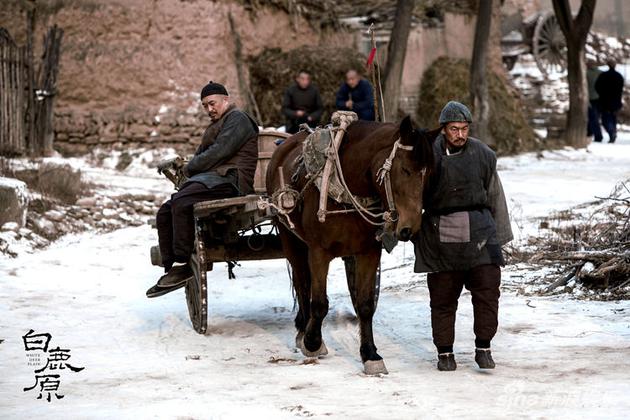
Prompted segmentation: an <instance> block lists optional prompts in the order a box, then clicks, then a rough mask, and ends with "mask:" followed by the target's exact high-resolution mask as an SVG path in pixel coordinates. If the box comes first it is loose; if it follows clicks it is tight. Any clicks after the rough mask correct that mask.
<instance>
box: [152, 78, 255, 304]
mask: <svg viewBox="0 0 630 420" xmlns="http://www.w3.org/2000/svg"><path fill="white" fill-rule="evenodd" d="M201 104H202V105H203V108H204V110H205V111H206V112H207V113H208V115H209V116H210V119H211V120H212V122H211V123H210V125H209V126H208V128H206V131H205V132H204V133H203V137H202V139H201V145H200V146H199V147H198V148H197V151H196V152H195V155H194V156H193V158H192V159H191V160H190V161H189V162H188V163H187V164H186V165H185V166H184V168H183V171H184V174H185V175H186V177H188V179H187V181H186V182H185V183H184V184H183V185H182V187H181V188H180V189H179V191H178V192H176V193H175V194H173V195H172V196H171V199H170V200H168V201H166V202H165V203H164V204H162V207H160V209H159V210H158V213H157V217H156V219H157V220H156V221H157V230H158V238H159V245H160V254H161V256H162V262H163V264H164V270H165V272H166V274H165V275H163V276H162V277H160V279H159V280H158V282H157V284H156V285H155V286H153V287H152V288H150V289H149V290H148V291H147V297H157V296H162V295H164V294H166V293H168V292H171V291H173V290H176V289H178V288H180V287H183V286H184V285H185V284H186V282H187V281H188V279H189V278H190V277H191V276H192V269H191V267H190V265H189V264H188V260H189V259H190V256H191V254H192V251H193V245H194V240H195V239H194V238H195V234H194V219H193V205H194V204H195V203H198V202H200V201H205V200H215V199H219V198H228V197H234V196H237V195H245V194H249V193H252V192H253V191H254V187H253V185H254V173H255V172H256V164H257V162H258V125H257V124H256V122H255V121H254V120H253V119H252V118H251V117H250V116H249V115H247V114H246V113H244V112H243V111H240V110H239V109H237V108H236V106H235V105H233V104H230V101H229V97H228V92H227V90H226V89H225V87H224V86H223V85H220V84H219V83H213V82H210V83H208V84H207V85H206V86H204V88H203V89H202V91H201ZM177 263H179V264H181V265H175V264H177Z"/></svg>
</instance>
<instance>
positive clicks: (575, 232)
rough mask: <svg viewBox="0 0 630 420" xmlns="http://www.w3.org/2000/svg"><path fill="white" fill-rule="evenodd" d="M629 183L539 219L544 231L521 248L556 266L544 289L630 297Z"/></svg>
mask: <svg viewBox="0 0 630 420" xmlns="http://www.w3.org/2000/svg"><path fill="white" fill-rule="evenodd" d="M629 187H630V182H629V181H626V182H622V183H620V184H619V185H618V186H617V187H616V188H615V190H614V192H613V193H612V194H611V195H610V196H609V197H600V198H598V201H597V202H594V203H590V205H588V206H581V207H576V208H574V209H572V210H569V211H564V212H560V213H556V214H552V215H550V216H549V217H546V218H545V219H543V220H542V221H541V224H540V228H541V235H540V236H538V237H532V238H530V240H529V243H528V244H527V246H526V247H525V248H526V249H528V251H526V252H521V253H519V256H520V258H519V259H520V260H521V261H524V262H528V263H530V264H533V265H534V266H546V267H555V268H557V269H558V273H559V275H557V276H551V277H550V278H547V279H546V280H548V281H549V282H550V283H549V285H547V286H546V287H545V288H544V289H543V292H545V293H557V292H559V291H565V290H571V289H572V288H571V287H568V285H576V284H580V285H582V286H584V287H587V288H589V289H592V290H599V291H606V292H612V295H611V297H613V298H617V297H624V296H625V297H629V296H630V188H629Z"/></svg>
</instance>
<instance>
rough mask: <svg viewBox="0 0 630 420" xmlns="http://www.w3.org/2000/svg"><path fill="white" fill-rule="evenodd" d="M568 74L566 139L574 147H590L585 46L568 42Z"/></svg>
mask: <svg viewBox="0 0 630 420" xmlns="http://www.w3.org/2000/svg"><path fill="white" fill-rule="evenodd" d="M567 72H568V79H569V113H568V115H567V125H566V131H565V139H566V141H567V143H568V144H570V145H571V146H573V147H578V148H579V147H586V146H588V143H589V142H588V137H587V136H586V124H587V115H588V92H587V85H586V65H585V59H584V46H583V45H582V46H581V48H580V46H578V45H572V43H571V42H567Z"/></svg>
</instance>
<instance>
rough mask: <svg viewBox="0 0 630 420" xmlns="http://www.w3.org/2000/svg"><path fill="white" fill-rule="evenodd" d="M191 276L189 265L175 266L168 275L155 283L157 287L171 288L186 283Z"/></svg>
mask: <svg viewBox="0 0 630 420" xmlns="http://www.w3.org/2000/svg"><path fill="white" fill-rule="evenodd" d="M192 276H193V271H192V268H190V264H188V263H186V264H184V265H175V266H173V267H172V268H171V269H170V270H168V273H166V274H164V275H163V276H162V277H160V279H159V280H158V282H157V285H158V286H159V287H173V286H177V285H179V284H181V283H186V282H187V281H188V279H189V278H191V277H192Z"/></svg>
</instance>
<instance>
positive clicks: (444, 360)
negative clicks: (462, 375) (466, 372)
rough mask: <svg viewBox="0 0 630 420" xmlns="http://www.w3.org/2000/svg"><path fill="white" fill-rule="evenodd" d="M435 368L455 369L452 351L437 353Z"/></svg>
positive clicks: (455, 364)
mask: <svg viewBox="0 0 630 420" xmlns="http://www.w3.org/2000/svg"><path fill="white" fill-rule="evenodd" d="M437 368H438V370H441V371H450V370H455V369H457V363H455V355H454V354H453V353H440V354H438V364H437Z"/></svg>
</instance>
